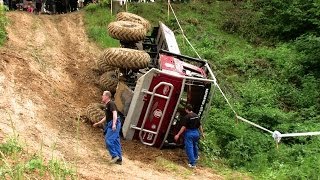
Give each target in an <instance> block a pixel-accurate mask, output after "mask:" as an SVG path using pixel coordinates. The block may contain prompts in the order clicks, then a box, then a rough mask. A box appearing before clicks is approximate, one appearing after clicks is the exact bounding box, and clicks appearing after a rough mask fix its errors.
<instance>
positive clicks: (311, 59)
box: [294, 12, 320, 77]
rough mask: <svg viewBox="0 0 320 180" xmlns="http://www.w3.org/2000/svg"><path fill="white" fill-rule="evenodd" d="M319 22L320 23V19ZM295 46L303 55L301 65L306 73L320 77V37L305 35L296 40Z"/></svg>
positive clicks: (300, 60)
mask: <svg viewBox="0 0 320 180" xmlns="http://www.w3.org/2000/svg"><path fill="white" fill-rule="evenodd" d="M319 13H320V12H319ZM318 21H319V23H320V20H319V19H318ZM294 45H295V48H296V50H297V51H298V52H299V53H301V58H300V59H299V63H300V64H301V65H302V66H303V68H304V70H305V71H306V73H314V74H315V75H317V76H318V77H320V72H319V68H320V36H315V35H310V34H304V35H302V36H300V37H299V38H297V39H296V41H295V42H294Z"/></svg>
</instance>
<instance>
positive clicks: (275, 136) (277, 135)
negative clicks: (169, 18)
mask: <svg viewBox="0 0 320 180" xmlns="http://www.w3.org/2000/svg"><path fill="white" fill-rule="evenodd" d="M168 4H169V7H170V9H171V11H172V14H173V15H174V17H175V19H176V21H177V23H178V26H179V28H180V30H181V33H182V36H183V37H184V39H185V40H186V41H187V42H188V44H189V45H190V47H191V48H192V50H193V51H194V52H195V53H196V54H197V56H198V58H199V59H202V58H201V57H200V55H199V54H198V52H197V51H196V49H195V48H194V47H193V45H192V44H191V43H190V41H189V40H188V38H187V36H186V35H185V34H184V31H183V29H182V27H181V25H180V22H179V20H178V18H177V16H176V14H175V12H174V10H173V8H172V6H171V4H170V1H168ZM208 69H209V70H210V68H208ZM210 73H211V74H212V76H213V78H214V84H215V85H216V86H217V87H218V89H219V91H220V92H221V94H222V96H223V97H224V99H225V100H226V102H227V104H228V105H229V107H230V108H231V110H232V111H233V113H234V114H235V115H236V118H237V119H239V120H241V121H243V122H246V123H248V124H250V125H252V126H255V127H257V128H259V129H261V130H264V131H266V132H268V133H270V134H272V137H273V139H274V140H275V141H276V142H277V143H279V142H280V140H281V138H282V137H297V136H316V135H320V132H305V133H287V134H281V133H280V132H279V131H274V132H272V131H270V130H269V129H267V128H264V127H262V126H260V125H258V124H256V123H254V122H251V121H249V120H247V119H245V118H243V117H241V116H238V115H237V112H236V111H235V110H234V108H233V107H232V105H231V104H230V102H229V100H228V98H227V97H226V95H225V94H224V93H223V91H222V90H221V88H220V86H219V84H218V83H217V79H216V77H215V76H214V74H213V72H212V71H211V70H210Z"/></svg>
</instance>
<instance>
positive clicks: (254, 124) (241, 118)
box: [236, 115, 273, 134]
mask: <svg viewBox="0 0 320 180" xmlns="http://www.w3.org/2000/svg"><path fill="white" fill-rule="evenodd" d="M236 117H237V118H238V119H239V120H241V121H243V122H246V123H248V124H251V125H252V126H255V127H257V128H259V129H262V130H264V131H267V132H268V133H270V134H272V133H273V132H272V131H270V130H269V129H267V128H264V127H262V126H260V125H258V124H256V123H254V122H251V121H249V120H246V119H245V118H243V117H241V116H238V115H237V116H236Z"/></svg>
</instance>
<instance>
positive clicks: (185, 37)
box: [169, 2, 201, 59]
mask: <svg viewBox="0 0 320 180" xmlns="http://www.w3.org/2000/svg"><path fill="white" fill-rule="evenodd" d="M169 6H170V9H171V11H172V14H173V15H174V18H175V19H176V21H177V23H178V26H179V28H180V30H181V33H182V36H183V37H184V39H185V40H186V41H187V42H188V44H189V45H190V46H191V48H192V50H193V51H194V52H195V53H196V54H197V56H198V58H199V59H201V57H200V55H199V54H198V52H197V51H196V49H195V48H194V47H193V46H192V44H191V43H190V41H189V40H188V38H187V36H186V35H185V34H184V31H183V29H182V27H181V25H180V22H179V20H178V18H177V16H176V13H175V12H174V10H173V8H172V6H171V3H170V2H169Z"/></svg>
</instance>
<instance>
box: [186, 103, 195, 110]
mask: <svg viewBox="0 0 320 180" xmlns="http://www.w3.org/2000/svg"><path fill="white" fill-rule="evenodd" d="M185 109H186V110H188V111H192V110H193V107H192V105H191V104H187V105H186V107H185Z"/></svg>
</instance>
